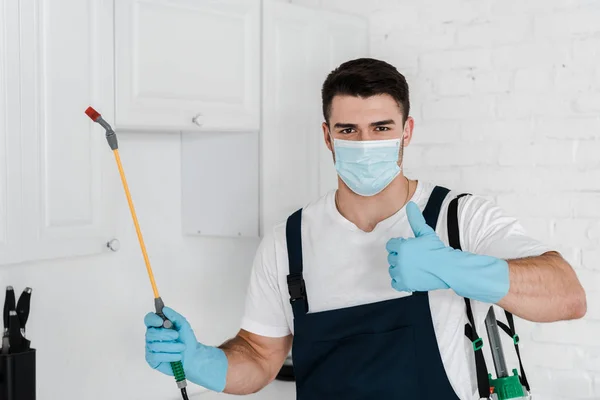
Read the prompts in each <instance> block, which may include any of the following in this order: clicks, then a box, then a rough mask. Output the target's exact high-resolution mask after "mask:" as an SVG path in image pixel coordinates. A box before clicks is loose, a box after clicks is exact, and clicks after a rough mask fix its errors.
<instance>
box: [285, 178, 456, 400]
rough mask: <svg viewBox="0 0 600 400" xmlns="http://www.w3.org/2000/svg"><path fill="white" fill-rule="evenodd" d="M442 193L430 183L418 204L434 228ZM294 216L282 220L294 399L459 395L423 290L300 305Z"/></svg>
mask: <svg viewBox="0 0 600 400" xmlns="http://www.w3.org/2000/svg"><path fill="white" fill-rule="evenodd" d="M447 194H448V190H447V189H444V188H440V187H436V189H434V192H433V193H432V195H431V197H430V199H429V201H428V203H427V206H426V208H425V210H424V211H423V216H424V217H425V220H426V222H427V224H428V225H429V226H431V227H432V228H434V229H435V227H436V224H437V220H438V216H439V213H440V209H441V205H442V202H443V200H444V198H445V197H446V196H447ZM301 220H302V210H298V211H296V212H295V213H294V214H292V215H291V216H290V217H289V218H288V221H287V226H286V237H287V248H288V260H289V268H290V274H289V275H288V278H287V281H288V289H289V292H290V301H291V303H292V308H293V312H294V343H293V347H292V354H293V365H294V374H295V376H296V393H297V399H298V400H336V399H340V400H367V399H373V400H388V399H406V400H420V399H435V400H455V399H458V396H457V395H456V393H455V392H454V390H453V389H452V387H451V385H450V382H449V381H448V377H447V376H446V371H445V370H444V365H443V363H442V359H441V357H440V353H439V349H438V344H437V340H436V337H435V331H434V327H433V322H432V319H431V311H430V309H429V297H428V294H427V292H415V293H413V294H412V295H411V296H406V297H402V298H399V299H392V300H385V301H381V302H376V303H371V304H365V305H359V306H353V307H348V308H342V309H338V310H331V311H323V312H315V313H307V312H308V307H309V303H308V296H307V291H306V287H305V285H304V279H303V278H302V268H303V265H302V238H301V230H300V227H301ZM382 251H383V250H382ZM325 267H326V266H325ZM385 267H386V266H385V265H382V268H385ZM308 289H309V292H310V288H308Z"/></svg>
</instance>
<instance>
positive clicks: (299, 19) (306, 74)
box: [261, 0, 367, 232]
mask: <svg viewBox="0 0 600 400" xmlns="http://www.w3.org/2000/svg"><path fill="white" fill-rule="evenodd" d="M263 21H264V27H263V32H264V33H263V35H264V38H263V123H262V126H263V130H262V135H263V136H262V180H263V181H262V194H263V196H262V206H261V210H262V219H261V232H264V230H265V229H270V228H271V227H272V226H273V225H275V224H276V223H278V222H283V221H285V218H286V217H287V216H288V215H289V214H291V213H292V212H293V211H295V210H297V209H298V208H300V207H302V206H304V205H305V204H306V203H308V202H310V201H312V200H316V199H317V198H318V197H319V196H320V195H322V194H324V193H326V192H327V191H329V190H331V189H335V188H336V187H337V175H336V173H335V169H334V166H333V160H332V156H331V152H329V150H328V149H327V147H326V146H325V142H324V138H323V132H322V129H321V124H322V122H323V121H324V118H323V113H322V106H321V86H322V85H323V81H324V80H325V78H326V77H327V74H328V73H329V72H330V71H331V70H332V69H333V68H335V67H336V66H337V65H338V64H340V63H341V62H343V61H346V60H349V59H351V58H357V57H359V56H366V55H367V24H366V22H365V21H364V20H363V19H361V18H358V17H355V16H349V15H345V14H339V13H331V12H325V11H321V10H317V9H310V8H304V7H299V6H295V5H291V4H287V3H280V2H275V1H270V0H269V1H265V4H264V17H263Z"/></svg>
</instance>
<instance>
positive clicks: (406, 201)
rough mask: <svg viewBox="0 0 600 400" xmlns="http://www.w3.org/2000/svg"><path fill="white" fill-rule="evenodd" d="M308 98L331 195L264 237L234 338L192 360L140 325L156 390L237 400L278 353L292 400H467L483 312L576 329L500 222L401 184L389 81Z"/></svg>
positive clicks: (365, 78)
mask: <svg viewBox="0 0 600 400" xmlns="http://www.w3.org/2000/svg"><path fill="white" fill-rule="evenodd" d="M322 99H323V114H324V117H325V122H324V123H323V126H322V128H323V136H324V140H325V145H326V146H327V148H328V149H329V150H330V151H331V152H332V156H333V159H334V164H335V168H336V170H337V172H338V177H339V179H338V181H339V185H338V189H337V190H336V191H332V192H330V193H328V194H326V195H325V196H323V197H322V198H320V199H317V200H316V201H314V202H313V203H310V204H308V205H307V206H306V207H304V208H303V209H302V210H300V211H298V212H296V213H294V214H293V215H292V216H290V218H288V220H287V221H286V222H285V223H282V224H281V225H278V226H276V227H275V228H274V229H273V230H272V232H270V233H268V234H266V235H265V237H264V239H263V241H262V243H261V245H260V247H259V249H258V252H257V255H256V258H255V261H254V266H253V272H252V276H251V280H250V285H249V288H248V294H247V302H246V312H245V316H244V318H243V321H242V326H241V330H240V332H239V333H238V334H237V336H236V337H235V338H233V339H231V340H230V341H228V342H226V343H224V344H223V345H221V346H219V347H218V348H217V347H212V346H205V345H203V344H201V343H198V342H197V340H196V337H195V336H194V333H193V331H192V329H191V327H190V325H189V324H188V323H187V322H186V320H185V319H184V318H183V317H182V316H181V315H179V314H177V313H176V312H175V311H173V310H171V309H168V308H166V309H165V311H164V313H165V315H166V316H167V318H169V319H171V320H172V321H173V323H174V325H175V327H176V330H166V329H162V328H157V327H159V326H160V325H161V322H162V321H161V319H160V318H159V317H158V316H157V315H155V314H153V313H150V314H148V315H147V316H146V319H145V322H146V325H147V326H148V330H147V335H146V349H147V350H146V360H147V361H148V363H149V364H150V365H151V366H152V367H153V368H157V369H158V370H160V371H162V372H163V373H166V374H170V375H171V374H172V372H171V367H170V365H169V364H168V363H169V362H171V361H178V360H182V361H183V366H184V369H185V373H186V375H187V377H188V380H190V381H192V382H195V383H197V384H199V385H202V386H204V387H206V388H208V389H211V390H214V391H218V392H220V391H224V392H226V393H232V394H248V393H253V392H256V391H258V390H260V389H262V388H263V387H264V386H266V385H267V384H268V383H269V382H271V381H272V380H273V379H274V378H275V376H276V375H277V373H278V371H279V369H280V368H281V366H282V364H283V361H284V359H285V358H286V356H287V354H288V352H289V351H290V348H291V346H292V338H293V339H294V340H293V350H292V353H293V358H294V370H295V374H296V379H297V382H296V385H297V394H298V399H300V400H315V399H392V398H394V399H400V398H401V399H434V398H435V399H456V398H460V399H472V398H477V397H478V394H479V393H481V387H478V383H479V384H481V382H477V378H476V371H475V366H474V364H475V362H474V358H475V357H474V356H473V354H474V352H473V348H474V347H473V343H471V342H475V344H477V340H476V339H477V335H476V334H474V330H475V329H474V328H480V326H481V323H482V321H483V320H484V318H485V314H486V312H487V310H488V309H489V307H490V305H491V304H497V305H498V306H499V307H501V308H503V309H505V310H507V311H509V312H510V313H512V314H514V315H517V316H519V317H521V318H523V319H527V320H530V321H538V322H549V321H558V320H567V319H574V318H581V317H582V316H583V315H584V314H585V312H586V299H585V294H584V291H583V288H582V287H581V285H580V283H579V281H578V279H577V277H576V275H575V273H574V271H573V270H572V268H571V267H570V266H569V264H568V263H567V262H566V261H565V260H564V259H563V258H562V257H561V256H560V255H559V254H558V253H557V252H554V251H552V250H551V249H549V248H547V247H546V246H544V245H542V244H541V243H539V242H537V241H536V240H533V239H531V238H529V237H527V236H526V235H525V234H524V232H523V230H522V228H521V226H520V225H519V223H518V222H517V221H516V220H515V219H514V218H511V217H509V216H506V215H505V214H504V213H503V212H502V210H501V209H499V208H498V207H496V206H495V205H494V204H492V203H491V202H489V201H487V200H485V199H483V198H482V197H478V196H463V197H461V198H460V199H459V200H454V199H456V198H457V197H458V196H457V195H458V193H454V192H450V193H448V191H447V190H444V189H443V188H439V187H435V186H434V185H432V184H430V183H427V182H422V181H418V180H410V179H408V178H407V177H405V176H404V174H403V173H402V159H403V157H402V155H403V149H404V146H408V145H409V144H410V142H411V139H412V135H413V127H414V120H413V118H411V117H410V114H409V111H410V104H409V91H408V85H407V83H406V80H405V79H404V77H403V76H402V75H401V74H400V73H399V72H398V71H397V70H396V69H395V68H394V67H393V66H391V65H389V64H387V63H385V62H382V61H378V60H374V59H364V58H363V59H357V60H352V61H348V62H346V63H344V64H342V65H341V66H339V68H337V69H335V70H334V71H333V72H331V73H330V74H329V76H328V77H327V79H326V81H325V83H324V84H323V89H322ZM449 208H451V209H452V211H449ZM452 227H454V228H452ZM448 229H451V230H452V229H454V230H455V231H456V232H455V233H452V235H453V236H452V237H449V236H448ZM458 235H460V237H458ZM449 242H453V244H454V245H453V247H450V246H449V245H448V244H449ZM460 249H462V250H460ZM465 298H467V299H469V300H468V301H467V302H466V303H467V304H468V307H466V306H465ZM467 309H468V310H472V313H473V318H472V319H471V318H469V315H467V312H466V310H467ZM472 320H474V321H472ZM472 325H475V326H472ZM465 326H466V327H467V331H468V332H471V333H470V335H469V338H467V337H465ZM488 393H489V392H488Z"/></svg>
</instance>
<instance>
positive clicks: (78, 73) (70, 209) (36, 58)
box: [11, 0, 122, 261]
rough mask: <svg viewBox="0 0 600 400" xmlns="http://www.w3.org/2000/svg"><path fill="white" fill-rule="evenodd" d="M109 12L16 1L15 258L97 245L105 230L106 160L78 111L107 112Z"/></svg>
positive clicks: (109, 180)
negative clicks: (19, 244) (18, 191)
mask: <svg viewBox="0 0 600 400" xmlns="http://www.w3.org/2000/svg"><path fill="white" fill-rule="evenodd" d="M112 14H113V9H112V1H111V0H86V1H82V0H34V1H27V2H20V15H21V19H20V32H21V36H20V64H21V65H20V87H21V98H20V104H21V109H20V112H19V114H20V129H21V130H20V136H21V138H20V140H21V143H20V144H21V147H20V149H21V158H22V161H21V168H22V171H21V186H22V199H21V203H20V208H21V210H22V212H21V215H20V225H21V226H22V229H23V243H24V244H26V249H24V250H25V251H23V253H22V255H21V256H20V259H21V261H27V260H40V259H47V258H56V257H66V256H76V255H84V254H94V253H99V252H101V251H106V242H107V241H108V239H110V238H111V233H113V232H114V231H113V229H114V228H115V219H114V217H113V214H112V212H111V211H112V210H111V207H110V205H111V204H113V203H114V202H115V200H116V199H115V197H116V196H115V188H116V186H115V183H117V182H118V181H117V179H118V177H117V176H116V174H115V169H116V166H115V164H114V161H113V160H112V159H111V157H112V153H111V151H110V148H109V147H108V145H107V143H106V140H105V139H104V131H103V130H101V129H100V128H99V127H98V125H97V124H93V123H92V122H91V121H90V120H89V118H87V116H86V115H85V114H84V111H85V109H86V107H87V106H89V105H92V106H93V107H95V108H96V109H97V110H98V111H100V112H101V113H102V114H103V115H104V116H105V117H106V119H107V120H109V121H111V120H112V119H113V117H114V113H113V108H114V101H113V95H114V90H113V87H114V86H113V73H112V71H113V57H112V56H111V55H112V35H111V32H112V23H111V21H112ZM11 176H12V174H11ZM118 200H122V198H119V199H118Z"/></svg>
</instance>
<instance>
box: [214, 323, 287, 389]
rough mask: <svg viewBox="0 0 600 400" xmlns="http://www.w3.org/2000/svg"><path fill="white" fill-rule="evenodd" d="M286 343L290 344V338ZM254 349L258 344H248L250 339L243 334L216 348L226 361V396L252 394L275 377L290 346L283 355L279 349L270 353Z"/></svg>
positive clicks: (265, 349) (267, 350)
mask: <svg viewBox="0 0 600 400" xmlns="http://www.w3.org/2000/svg"><path fill="white" fill-rule="evenodd" d="M289 343H291V337H290V339H289ZM257 346H259V347H260V344H256V343H251V342H250V339H249V338H245V337H244V333H240V334H238V335H237V336H236V337H234V338H233V339H231V340H228V341H227V342H225V343H223V344H222V345H221V346H219V348H221V349H222V350H223V351H224V352H225V355H226V356H227V360H228V369H227V384H226V385H225V390H224V392H225V393H229V394H251V393H255V392H258V391H259V390H261V389H262V388H264V387H265V386H267V385H268V384H269V383H270V382H271V381H272V380H273V379H274V378H275V376H276V375H277V373H278V372H279V369H280V368H281V365H282V364H283V360H284V358H285V355H287V351H289V346H288V350H286V351H285V354H283V355H279V354H278V353H283V352H282V351H280V350H278V349H275V350H274V351H269V349H268V348H266V347H263V348H258V349H257V348H256V347H257ZM257 350H260V351H257ZM261 353H262V355H261ZM279 358H281V363H279V362H278V360H279ZM274 359H276V362H274Z"/></svg>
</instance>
